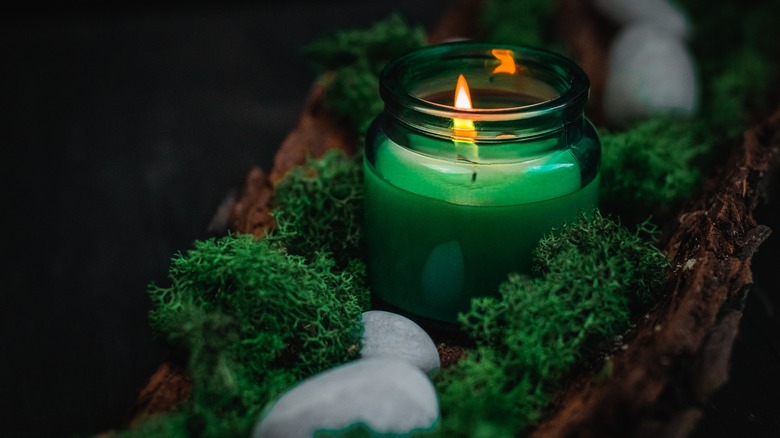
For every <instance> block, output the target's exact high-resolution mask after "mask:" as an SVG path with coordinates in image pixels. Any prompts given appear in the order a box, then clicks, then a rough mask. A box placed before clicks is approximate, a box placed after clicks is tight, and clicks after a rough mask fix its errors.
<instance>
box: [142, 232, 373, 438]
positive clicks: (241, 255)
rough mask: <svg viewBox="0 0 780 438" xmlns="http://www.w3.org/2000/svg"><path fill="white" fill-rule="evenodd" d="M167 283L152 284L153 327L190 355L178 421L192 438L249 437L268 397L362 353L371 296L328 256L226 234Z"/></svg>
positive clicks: (179, 264) (189, 257) (201, 246)
mask: <svg viewBox="0 0 780 438" xmlns="http://www.w3.org/2000/svg"><path fill="white" fill-rule="evenodd" d="M169 277H170V281H171V284H170V286H167V287H161V286H157V285H151V286H150V288H149V295H150V297H151V299H152V304H153V309H152V311H151V312H150V322H151V325H152V327H153V328H154V330H155V332H156V333H157V334H158V335H159V336H160V337H161V338H162V339H163V340H164V341H166V342H167V343H169V344H170V345H171V346H172V347H173V348H175V349H179V350H181V351H183V352H184V353H186V355H187V357H188V364H187V370H188V374H189V375H190V377H191V378H192V380H193V389H192V395H191V398H190V400H189V401H188V403H187V405H186V406H185V407H184V408H183V411H182V413H181V414H180V415H185V416H186V421H184V420H181V418H180V417H175V418H176V419H177V421H183V423H185V424H186V427H187V429H188V430H190V431H193V430H194V431H197V433H195V434H194V435H197V436H246V435H247V434H248V431H249V429H250V428H251V426H252V424H253V423H254V422H255V421H256V417H257V415H258V413H259V410H260V409H261V408H262V407H263V406H264V405H265V404H266V403H267V402H269V401H270V400H271V399H273V397H275V396H277V395H278V394H279V393H281V392H282V391H284V390H285V389H286V388H288V387H290V386H291V385H292V384H294V383H295V382H297V381H299V380H300V379H302V378H305V377H307V376H309V375H312V374H314V373H317V372H319V371H322V370H325V369H327V368H330V367H333V366H335V365H338V364H341V363H344V362H346V361H348V360H350V359H351V358H353V357H354V356H355V354H356V353H357V351H358V350H359V349H358V348H357V344H358V342H359V339H360V334H361V330H362V325H361V324H360V314H361V312H362V311H363V310H364V308H363V306H362V303H365V302H367V300H368V298H367V297H368V292H367V291H366V290H365V288H364V287H363V286H362V279H356V278H355V276H354V274H353V273H352V272H350V271H349V270H339V269H337V268H336V266H335V262H334V261H333V260H332V259H331V258H330V257H329V256H327V255H325V254H322V253H316V254H313V255H311V256H310V257H309V258H308V259H307V258H304V257H301V256H296V255H290V254H287V253H286V252H285V251H284V250H282V249H281V248H280V247H279V246H278V245H275V244H274V243H273V242H272V241H270V240H256V239H254V238H253V237H251V236H248V235H229V236H225V237H223V238H220V239H209V240H206V241H198V242H195V246H194V248H193V249H191V250H190V251H188V252H187V254H186V255H179V256H177V257H175V258H174V259H173V260H172V263H171V267H170V272H169ZM144 427H147V426H144ZM148 427H154V424H150V425H149V426H148ZM139 430H145V429H139ZM139 433H140V432H139Z"/></svg>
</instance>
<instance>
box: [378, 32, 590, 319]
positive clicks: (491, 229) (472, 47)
mask: <svg viewBox="0 0 780 438" xmlns="http://www.w3.org/2000/svg"><path fill="white" fill-rule="evenodd" d="M588 88H589V81H588V78H587V76H586V75H585V73H584V72H583V71H582V70H581V69H580V68H579V67H578V66H577V65H576V64H574V63H573V62H572V61H570V60H568V59H566V58H564V57H562V56H559V55H557V54H554V53H552V52H548V51H543V50H539V49H533V48H528V47H520V46H506V45H503V46H502V45H499V46H496V45H485V44H479V43H470V42H467V43H463V42H459V43H447V44H440V45H436V46H429V47H426V48H423V49H420V50H418V51H415V52H412V53H410V54H408V55H406V56H404V57H401V58H399V59H397V60H395V61H393V62H392V63H390V64H389V65H388V66H387V67H386V68H385V69H384V70H383V72H382V74H381V76H380V92H381V95H382V98H383V100H384V102H385V110H384V112H383V113H382V114H381V115H380V116H379V117H377V119H376V120H375V121H374V123H373V124H372V126H371V128H370V129H369V132H368V135H367V139H366V148H365V151H366V153H365V164H364V165H365V185H366V186H365V187H366V195H365V221H366V222H365V230H366V243H367V247H368V273H369V279H370V284H371V289H372V293H373V294H374V295H375V297H376V298H377V299H378V301H379V302H381V303H382V304H383V305H387V306H388V307H390V308H393V309H395V310H397V311H400V312H401V313H404V314H406V315H407V316H410V317H412V318H415V319H418V320H432V321H437V322H443V323H454V322H456V320H457V315H458V313H459V312H463V311H466V310H468V308H469V306H470V304H471V299H472V298H474V297H479V296H490V295H497V293H498V285H499V284H500V283H501V282H503V281H504V280H506V278H507V275H508V274H509V273H511V272H521V273H530V270H531V259H532V252H533V250H534V248H535V247H536V245H537V244H538V242H539V239H540V238H541V237H542V236H543V235H545V234H546V233H548V232H550V231H551V230H552V229H553V228H554V227H558V226H560V225H562V224H563V223H565V222H566V221H568V220H572V219H574V218H575V217H576V215H577V214H578V213H579V212H580V211H590V210H591V209H593V208H594V207H596V205H597V202H598V184H599V163H600V154H601V147H600V143H599V140H598V136H597V134H596V131H595V129H594V128H593V126H592V124H591V123H590V122H589V121H588V120H587V119H586V118H585V116H584V113H583V111H584V107H585V103H586V101H587V97H588Z"/></svg>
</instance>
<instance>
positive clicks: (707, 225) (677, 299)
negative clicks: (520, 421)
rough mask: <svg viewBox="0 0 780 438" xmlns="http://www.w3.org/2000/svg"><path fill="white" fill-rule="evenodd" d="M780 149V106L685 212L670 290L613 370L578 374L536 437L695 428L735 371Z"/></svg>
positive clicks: (673, 247)
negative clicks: (762, 205) (768, 178)
mask: <svg viewBox="0 0 780 438" xmlns="http://www.w3.org/2000/svg"><path fill="white" fill-rule="evenodd" d="M778 153H780V110H779V111H778V112H776V113H775V114H774V115H773V116H771V117H770V118H769V119H768V120H767V121H766V122H765V123H763V124H761V125H758V126H756V127H754V128H753V129H751V130H749V131H748V132H747V133H746V135H745V138H744V142H743V144H742V145H740V146H739V147H737V148H735V150H734V151H733V152H732V155H731V158H730V160H729V162H728V163H727V165H726V166H725V167H724V168H723V170H722V172H720V173H719V174H718V175H717V176H716V177H714V178H713V181H714V182H716V183H715V184H712V185H711V189H710V190H709V191H708V192H707V193H706V194H705V195H704V196H703V197H702V198H701V199H699V200H698V201H697V202H696V203H695V204H694V206H693V207H692V208H691V209H687V210H686V211H685V212H682V213H681V214H680V216H679V218H678V222H677V227H676V230H675V232H674V233H673V235H672V236H671V238H670V240H669V242H668V244H667V246H666V248H665V252H666V253H667V254H668V255H669V256H670V257H671V258H672V260H673V270H672V273H671V275H670V285H669V292H668V295H667V296H666V298H665V299H664V300H663V301H662V302H661V303H659V305H658V306H657V307H656V308H655V309H654V310H653V311H651V312H650V313H649V314H648V315H647V316H646V318H644V320H642V321H641V322H640V323H639V324H638V325H637V327H636V328H635V330H634V331H633V332H632V334H631V336H630V338H629V339H627V340H626V342H625V344H624V345H623V347H622V348H621V349H620V350H619V351H618V352H616V353H615V354H613V355H612V356H611V357H610V358H609V360H610V361H611V362H612V366H613V367H612V369H613V372H612V374H611V377H610V378H609V379H607V380H606V381H603V382H597V381H596V380H594V379H592V378H591V376H590V375H586V376H583V377H582V378H581V379H578V380H577V381H576V382H572V383H571V384H570V385H569V387H568V388H567V389H566V390H565V391H563V392H562V394H561V395H560V397H559V398H558V400H557V401H556V404H557V411H556V412H555V413H554V414H553V415H552V416H551V417H550V418H548V419H547V420H545V421H543V422H542V423H541V424H540V425H539V426H538V427H537V429H536V430H535V431H534V433H533V436H536V437H557V436H573V435H576V436H685V435H686V434H687V433H688V431H690V430H691V429H692V428H693V426H694V425H695V423H696V421H697V420H698V418H699V416H700V414H701V413H700V411H699V409H698V406H699V405H700V403H701V402H703V401H705V400H706V399H707V398H708V397H709V396H710V395H711V394H712V392H713V391H714V390H715V389H717V388H718V387H719V386H720V385H722V384H723V383H725V382H726V380H728V373H729V365H728V364H729V358H730V356H731V349H732V346H733V344H734V338H735V337H736V335H737V330H738V327H739V320H740V317H741V315H742V312H741V310H742V306H743V303H744V299H745V296H746V294H747V292H748V289H749V287H750V285H751V284H752V277H751V271H750V260H751V256H752V255H753V253H754V252H755V251H756V249H757V248H758V245H760V244H761V242H763V241H764V239H766V237H768V236H769V233H770V230H769V229H768V228H767V227H765V226H763V225H758V224H756V221H755V220H754V219H753V216H752V213H753V211H754V209H755V208H756V205H757V204H758V202H759V198H760V196H761V193H760V191H759V186H760V184H759V182H760V181H761V179H762V177H763V176H764V174H765V173H766V172H767V170H768V169H769V166H770V165H771V164H772V163H776V161H777V157H778Z"/></svg>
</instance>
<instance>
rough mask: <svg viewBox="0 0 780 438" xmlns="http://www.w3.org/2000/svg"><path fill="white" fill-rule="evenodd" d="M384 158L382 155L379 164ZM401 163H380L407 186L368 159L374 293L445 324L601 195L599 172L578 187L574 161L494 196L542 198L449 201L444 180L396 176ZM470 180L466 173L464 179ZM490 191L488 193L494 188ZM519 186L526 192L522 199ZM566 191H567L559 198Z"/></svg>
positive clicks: (523, 265) (521, 266)
mask: <svg viewBox="0 0 780 438" xmlns="http://www.w3.org/2000/svg"><path fill="white" fill-rule="evenodd" d="M553 161H555V162H557V161H559V160H558V159H557V158H556V159H554V160H553ZM563 161H567V160H563ZM388 162H393V160H389V161H385V164H387V163H388ZM380 164H382V161H381V156H379V155H378V157H377V165H378V166H379V165H380ZM396 164H397V163H396ZM558 164H560V163H558ZM400 169H403V166H399V167H396V166H388V167H383V168H382V170H383V171H385V173H387V174H388V176H387V179H393V178H395V179H396V181H403V180H404V179H405V180H407V187H406V189H401V188H399V187H396V186H395V185H393V184H390V183H389V182H388V181H387V179H386V178H384V177H382V176H380V175H378V174H377V171H376V170H375V169H374V167H373V166H372V165H371V164H370V163H368V162H366V165H365V181H366V182H365V184H366V232H367V236H366V239H367V242H368V251H369V253H368V257H369V276H370V278H371V287H372V291H373V293H375V294H376V295H377V296H378V297H379V298H380V299H381V300H382V301H384V302H386V303H388V304H391V305H393V306H395V307H397V308H399V309H402V310H404V311H405V312H407V313H408V314H409V315H410V316H422V317H425V318H430V319H434V320H439V321H445V322H456V321H457V314H458V312H462V311H466V310H468V308H469V307H470V305H471V299H472V298H473V297H477V296H488V295H496V294H497V293H498V285H499V284H500V283H501V282H503V281H505V280H506V279H507V275H508V274H509V273H510V272H524V273H529V272H530V268H531V257H532V256H531V252H532V250H533V248H534V247H535V246H536V244H537V243H538V241H539V239H540V238H541V237H542V236H543V235H544V234H545V233H547V232H549V231H550V230H551V228H552V227H555V226H560V225H561V224H562V223H564V222H565V221H567V220H570V219H573V218H574V217H575V216H576V215H577V214H578V212H579V211H581V210H586V211H588V210H590V209H592V208H593V207H595V206H596V205H597V201H598V180H599V178H598V177H597V178H596V179H594V180H593V181H591V182H590V183H589V184H588V185H587V186H585V187H583V188H581V189H580V188H579V181H580V180H579V178H580V177H579V175H580V170H579V168H578V166H576V165H575V166H568V165H567V166H559V167H555V166H552V167H548V170H549V171H550V172H551V173H549V174H548V173H546V172H537V173H536V175H533V172H532V175H531V176H529V175H527V174H526V175H525V176H523V178H525V182H526V183H527V186H526V187H523V186H522V185H520V186H517V185H515V186H514V187H513V188H510V187H509V186H507V187H506V188H505V189H503V190H498V192H496V193H498V195H496V194H495V193H494V194H493V195H492V196H494V198H495V199H498V200H499V201H501V199H510V198H511V199H515V200H516V199H522V198H523V197H525V198H526V199H531V198H536V199H540V198H541V199H545V200H539V201H536V202H525V203H516V204H513V205H501V206H487V205H468V204H464V203H453V202H447V201H444V200H442V199H441V197H442V196H443V197H446V196H448V193H450V192H451V191H452V190H455V189H453V188H451V187H450V184H449V182H448V179H447V178H444V179H437V178H434V182H431V180H427V181H426V180H425V178H422V179H420V178H419V176H420V175H419V174H417V175H418V178H417V179H415V178H414V177H413V174H406V176H405V177H402V178H400V179H399V178H398V175H394V174H395V173H397V172H401V170H400ZM531 170H533V169H531ZM483 173H484V175H478V177H477V180H476V181H475V183H476V182H478V181H480V180H479V178H481V177H482V176H486V177H487V176H488V175H489V172H487V171H486V172H483ZM550 175H552V176H550ZM495 178H499V179H501V178H509V179H512V176H511V175H510V176H506V175H504V176H496V177H495ZM470 180H471V177H468V178H467V181H470ZM483 181H484V180H483ZM556 181H558V182H559V183H560V187H558V186H556ZM400 184H401V185H403V184H404V183H403V182H401V183H400ZM462 184H465V183H463V182H462V181H461V179H459V180H458V183H457V184H456V186H457V185H462ZM499 185H501V184H499ZM409 189H412V190H414V189H417V190H419V191H422V192H426V193H427V194H428V195H430V194H435V192H437V190H438V193H439V195H440V196H439V199H435V198H433V197H431V196H423V195H421V194H418V193H413V192H411V191H410V190H409ZM486 190H487V191H488V192H490V189H489V188H488V189H486ZM518 191H519V192H524V191H525V192H527V193H521V194H520V195H519V197H518V196H517V195H516V193H515V192H518ZM561 191H564V192H568V194H563V195H560V196H556V195H558V194H559V193H560V192H561ZM494 192H495V191H494ZM478 193H479V189H478V188H477V189H474V190H473V192H472V195H471V199H479V198H478ZM466 201H468V200H467V199H466ZM499 203H504V204H505V202H499Z"/></svg>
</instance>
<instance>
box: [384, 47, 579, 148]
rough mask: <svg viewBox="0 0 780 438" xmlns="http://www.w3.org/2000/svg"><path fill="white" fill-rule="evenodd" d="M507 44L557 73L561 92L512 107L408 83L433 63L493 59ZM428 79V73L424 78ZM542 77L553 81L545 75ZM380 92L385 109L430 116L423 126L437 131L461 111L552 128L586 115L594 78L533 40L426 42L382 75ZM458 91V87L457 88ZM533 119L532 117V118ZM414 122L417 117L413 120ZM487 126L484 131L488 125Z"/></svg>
mask: <svg viewBox="0 0 780 438" xmlns="http://www.w3.org/2000/svg"><path fill="white" fill-rule="evenodd" d="M495 49H501V50H508V51H509V52H510V53H511V54H512V56H513V59H514V61H515V63H516V64H517V65H521V66H533V68H534V69H535V70H534V71H537V72H543V73H544V74H546V75H548V76H549V77H550V78H554V79H555V80H556V81H557V84H555V85H554V84H550V83H548V85H550V86H551V87H553V88H555V89H556V91H557V93H558V94H557V96H555V97H553V98H551V99H548V100H542V101H540V102H538V103H531V104H524V105H518V106H507V107H490V108H473V109H470V108H458V107H456V106H455V105H454V103H453V105H447V104H442V103H438V102H433V101H431V100H426V99H424V98H422V97H421V96H418V95H415V94H414V93H413V91H412V90H411V89H409V87H408V84H407V83H405V81H407V82H408V80H409V78H408V77H409V75H415V74H419V71H420V70H421V69H423V68H425V67H431V65H432V64H434V63H443V62H447V61H452V60H457V59H463V60H469V59H472V60H473V59H494V60H495V58H494V57H493V55H492V54H491V51H492V50H495ZM417 79H418V80H420V81H423V80H424V78H422V79H420V78H417ZM540 81H541V82H548V81H545V80H540ZM379 84H380V90H379V91H380V95H381V97H382V99H383V100H384V102H385V111H386V112H389V113H390V114H392V115H394V116H395V117H396V118H398V119H401V120H404V121H406V122H407V123H408V122H409V121H408V118H409V113H410V112H412V113H416V114H417V115H418V116H422V117H424V118H427V121H426V123H424V125H425V126H423V130H427V131H431V133H432V134H434V135H437V133H436V132H433V131H437V130H438V129H441V128H444V127H445V125H446V123H445V122H441V123H439V122H437V121H436V119H440V120H445V119H446V120H451V119H452V118H454V117H456V118H459V119H465V120H474V121H479V122H480V123H483V124H488V125H489V124H490V123H496V124H503V125H506V124H507V123H510V124H511V123H520V124H525V123H524V122H528V123H533V124H534V131H535V132H536V133H537V134H539V133H540V132H541V131H549V130H552V129H556V128H560V127H561V126H562V125H563V124H564V123H566V121H568V120H571V119H573V118H574V117H577V116H578V115H581V114H582V113H583V111H584V107H585V103H586V102H587V99H588V94H589V89H590V80H589V78H588V76H587V74H586V73H585V72H584V71H583V70H582V68H580V67H579V66H578V65H577V64H576V63H575V62H573V61H572V60H570V59H568V58H566V57H564V56H562V55H560V54H557V53H555V52H552V51H549V50H546V49H540V48H536V47H530V46H521V45H511V44H495V43H485V42H474V41H454V42H446V43H440V44H436V45H431V46H426V47H422V48H420V49H417V50H414V51H412V52H409V53H407V54H406V55H404V56H401V57H400V58H397V59H395V60H393V61H391V62H390V63H389V64H387V65H386V66H385V68H384V69H383V70H382V72H381V73H380V76H379ZM453 91H454V89H453ZM532 119H533V121H532ZM412 124H415V123H412ZM482 132H485V131H484V129H483V131H482Z"/></svg>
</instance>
